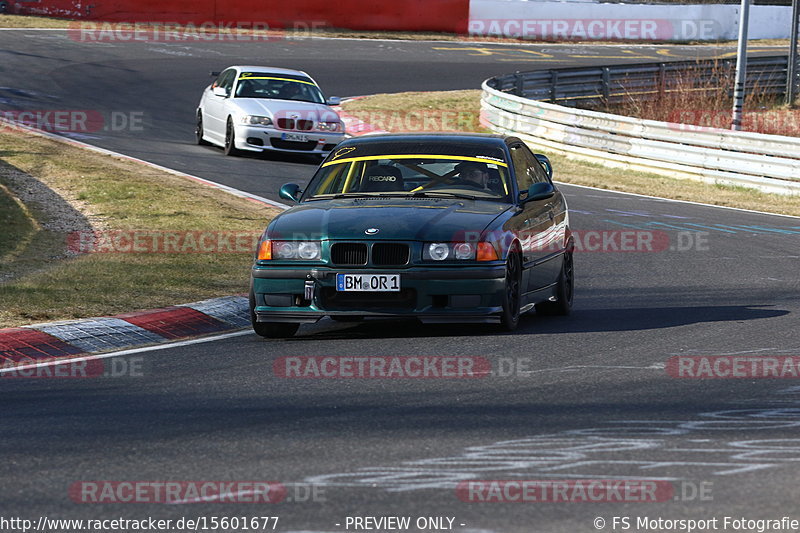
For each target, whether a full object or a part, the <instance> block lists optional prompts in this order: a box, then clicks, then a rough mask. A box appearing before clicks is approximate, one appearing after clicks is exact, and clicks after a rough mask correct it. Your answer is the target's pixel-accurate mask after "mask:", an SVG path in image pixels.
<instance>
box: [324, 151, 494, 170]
mask: <svg viewBox="0 0 800 533" xmlns="http://www.w3.org/2000/svg"><path fill="white" fill-rule="evenodd" d="M378 159H457V160H458V161H475V162H478V163H491V164H493V165H500V166H501V167H506V168H508V164H506V163H503V162H502V161H497V160H495V159H485V158H483V157H469V156H463V155H433V154H397V155H387V154H382V155H369V156H364V157H348V158H346V159H334V160H333V161H328V162H327V163H325V164H324V165H322V166H323V167H327V166H330V165H338V164H339V163H350V162H352V161H376V160H378Z"/></svg>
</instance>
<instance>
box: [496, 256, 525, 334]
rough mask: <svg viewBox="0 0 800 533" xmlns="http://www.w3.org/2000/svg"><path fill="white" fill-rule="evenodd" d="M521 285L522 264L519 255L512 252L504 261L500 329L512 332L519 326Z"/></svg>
mask: <svg viewBox="0 0 800 533" xmlns="http://www.w3.org/2000/svg"><path fill="white" fill-rule="evenodd" d="M521 283H522V264H521V261H520V258H519V254H518V253H516V252H515V251H512V252H511V253H509V254H508V260H507V261H506V282H505V290H504V292H503V311H502V313H500V328H501V329H502V330H504V331H514V330H515V329H517V326H518V325H519V308H520V285H521Z"/></svg>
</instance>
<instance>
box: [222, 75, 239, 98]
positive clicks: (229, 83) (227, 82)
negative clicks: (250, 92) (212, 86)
mask: <svg viewBox="0 0 800 533" xmlns="http://www.w3.org/2000/svg"><path fill="white" fill-rule="evenodd" d="M235 79H236V71H235V70H233V69H230V70H229V71H228V73H227V74H226V75H225V77H224V78H222V83H221V84H220V87H224V88H225V90H226V91H228V94H231V89H232V88H233V81H234V80H235Z"/></svg>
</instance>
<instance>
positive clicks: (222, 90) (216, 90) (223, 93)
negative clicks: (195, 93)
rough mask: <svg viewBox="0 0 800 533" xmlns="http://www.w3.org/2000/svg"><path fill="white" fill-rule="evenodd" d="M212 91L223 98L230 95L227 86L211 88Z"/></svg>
mask: <svg viewBox="0 0 800 533" xmlns="http://www.w3.org/2000/svg"><path fill="white" fill-rule="evenodd" d="M211 92H212V93H214V96H221V97H223V98H227V97H228V91H227V90H226V89H225V87H220V86H216V87H214V88H213V89H211Z"/></svg>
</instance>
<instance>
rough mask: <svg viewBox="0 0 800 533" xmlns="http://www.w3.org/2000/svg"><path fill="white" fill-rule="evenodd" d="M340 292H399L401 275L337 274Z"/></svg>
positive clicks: (337, 287) (337, 285)
mask: <svg viewBox="0 0 800 533" xmlns="http://www.w3.org/2000/svg"><path fill="white" fill-rule="evenodd" d="M336 290H337V291H340V292H350V291H355V292H359V291H360V292H399V291H400V274H336Z"/></svg>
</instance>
